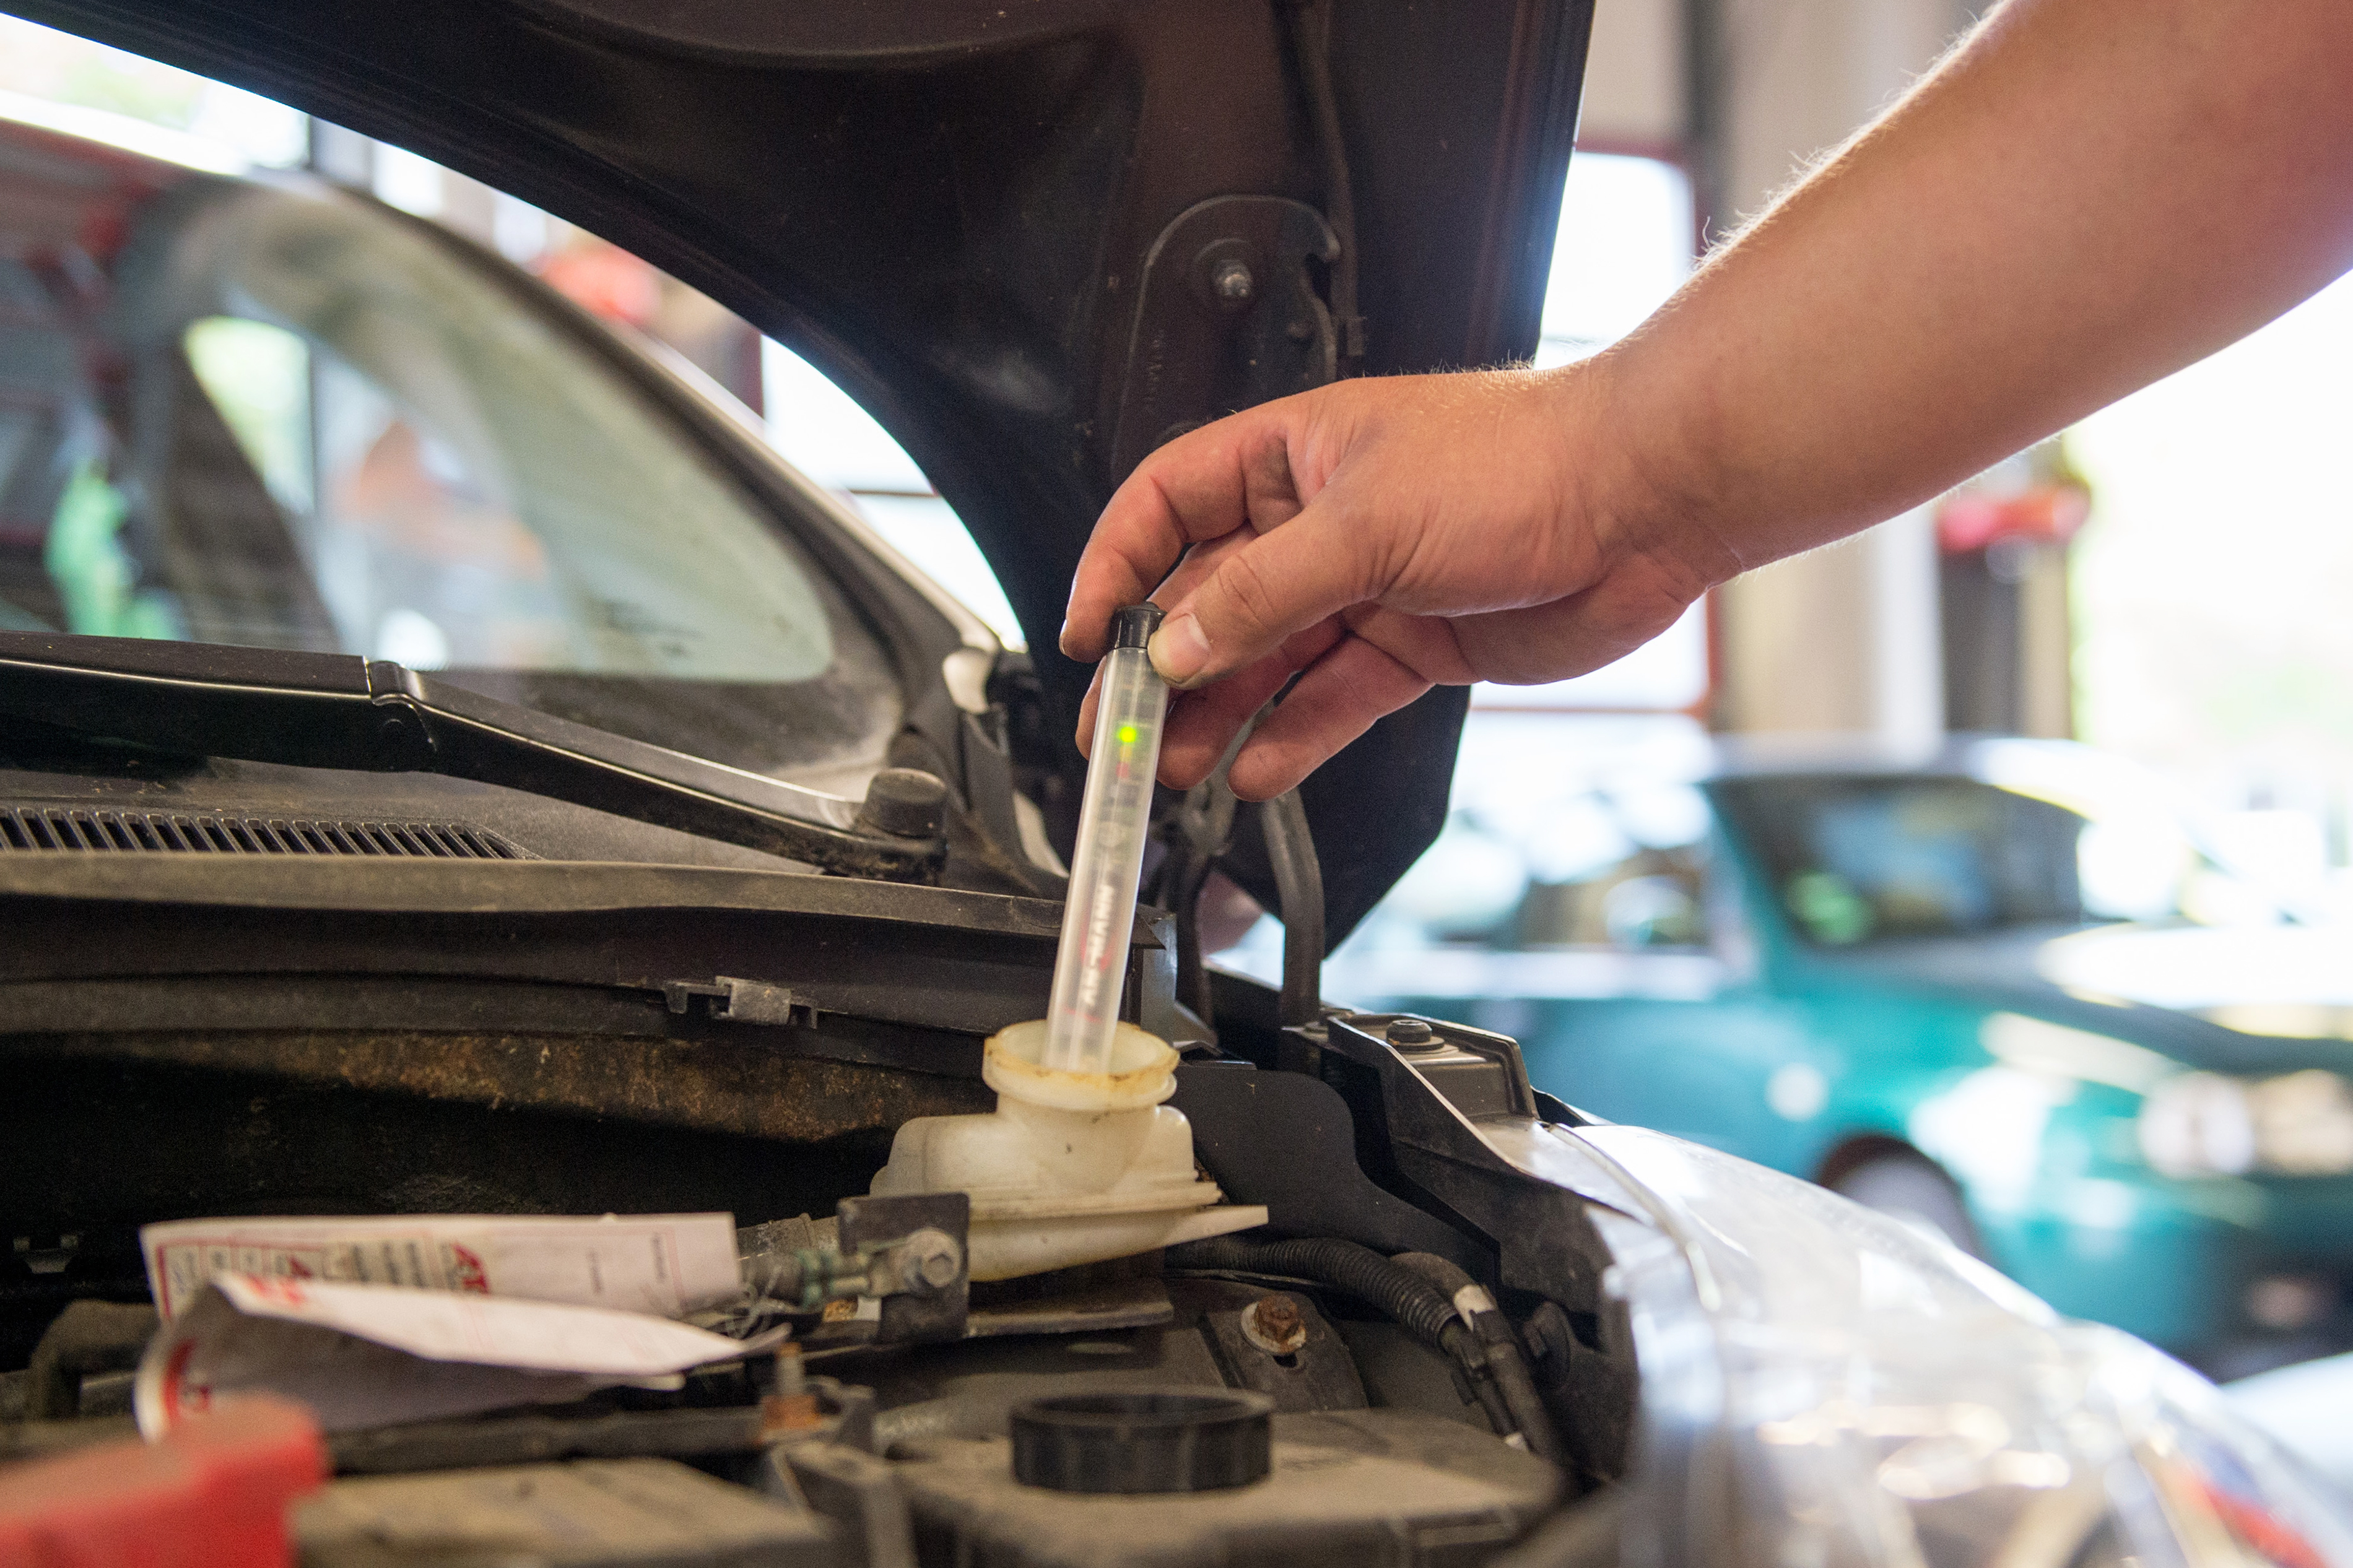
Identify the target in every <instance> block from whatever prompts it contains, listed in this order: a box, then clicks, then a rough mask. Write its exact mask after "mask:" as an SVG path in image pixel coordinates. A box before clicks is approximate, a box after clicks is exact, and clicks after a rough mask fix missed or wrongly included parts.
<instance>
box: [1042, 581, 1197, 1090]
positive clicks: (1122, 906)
mask: <svg viewBox="0 0 2353 1568" xmlns="http://www.w3.org/2000/svg"><path fill="white" fill-rule="evenodd" d="M1160 616H1161V611H1160V606H1159V605H1128V606H1127V607H1126V608H1125V609H1124V610H1121V611H1120V612H1119V613H1118V614H1117V615H1115V616H1113V617H1112V649H1111V652H1109V653H1108V654H1105V655H1104V656H1103V690H1102V692H1101V694H1100V696H1099V697H1098V699H1097V700H1096V704H1095V741H1094V749H1093V752H1092V756H1091V757H1090V759H1089V760H1088V763H1087V791H1086V795H1085V797H1084V798H1083V799H1082V801H1081V802H1080V805H1079V843H1078V852H1077V853H1076V854H1075V855H1074V856H1072V857H1071V893H1070V900H1069V901H1068V902H1067V903H1065V904H1064V905H1063V906H1062V940H1061V945H1060V947H1059V948H1058V949H1057V950H1056V952H1055V954H1054V999H1053V1004H1052V1005H1051V1006H1050V1008H1049V1009H1048V1010H1047V1013H1046V1052H1045V1058H1044V1060H1043V1062H1042V1063H1041V1064H1040V1065H1042V1066H1044V1067H1048V1068H1054V1069H1055V1070H1057V1071H1060V1072H1085V1073H1107V1072H1109V1071H1110V1070H1111V1065H1112V1037H1113V1034H1114V1033H1115V1031H1116V1029H1117V1026H1118V1024H1119V998H1120V992H1121V990H1122V988H1123V982H1124V980H1125V979H1126V976H1127V947H1128V937H1129V935H1130V933H1131V932H1132V931H1134V927H1135V885H1136V881H1137V879H1138V878H1139V877H1140V876H1141V875H1142V874H1143V870H1144V844H1145V833H1146V830H1147V829H1148V828H1149V827H1150V826H1151V818H1152V781H1153V775H1154V774H1155V773H1158V772H1159V770H1160V727H1161V721H1162V720H1163V719H1165V718H1166V716H1167V712H1168V688H1167V687H1166V685H1165V684H1163V683H1162V681H1161V679H1160V677H1159V675H1158V674H1157V673H1156V672H1155V671H1154V669H1153V668H1152V660H1151V658H1150V657H1149V656H1148V655H1146V654H1145V651H1144V647H1145V643H1147V642H1149V641H1150V640H1151V637H1152V634H1153V633H1154V632H1155V631H1157V630H1158V629H1159V628H1160Z"/></svg>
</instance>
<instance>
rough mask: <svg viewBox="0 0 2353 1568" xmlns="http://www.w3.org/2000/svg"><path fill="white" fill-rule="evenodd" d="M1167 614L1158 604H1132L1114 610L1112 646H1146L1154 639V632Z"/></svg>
mask: <svg viewBox="0 0 2353 1568" xmlns="http://www.w3.org/2000/svg"><path fill="white" fill-rule="evenodd" d="M1166 614H1167V612H1166V611H1165V610H1163V609H1162V608H1161V607H1160V606H1159V605H1128V606H1126V607H1125V608H1124V609H1120V610H1114V611H1113V612H1112V617H1111V646H1112V647H1144V646H1145V644H1146V643H1148V642H1150V641H1151V640H1152V634H1153V633H1155V632H1156V631H1158V630H1159V629H1160V623H1161V620H1162V619H1163V618H1164V617H1165V616H1166Z"/></svg>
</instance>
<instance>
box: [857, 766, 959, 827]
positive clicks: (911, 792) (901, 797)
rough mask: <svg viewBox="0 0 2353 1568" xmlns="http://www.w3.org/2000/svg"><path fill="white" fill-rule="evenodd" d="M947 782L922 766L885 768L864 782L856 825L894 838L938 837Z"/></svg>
mask: <svg viewBox="0 0 2353 1568" xmlns="http://www.w3.org/2000/svg"><path fill="white" fill-rule="evenodd" d="M947 798H948V786H947V785H945V784H942V783H941V782H940V781H939V778H938V777H937V775H935V774H933V773H925V772H923V770H922V769H921V768H884V769H883V770H882V771H881V773H876V774H875V775H874V780H873V782H872V783H871V784H868V785H867V786H866V799H865V801H864V802H863V803H862V804H860V806H859V808H858V826H860V827H862V828H864V829H865V830H866V831H868V832H870V833H888V834H890V835H891V836H892V837H896V838H937V837H939V836H940V820H941V813H942V811H943V810H944V807H945V806H946V805H947Z"/></svg>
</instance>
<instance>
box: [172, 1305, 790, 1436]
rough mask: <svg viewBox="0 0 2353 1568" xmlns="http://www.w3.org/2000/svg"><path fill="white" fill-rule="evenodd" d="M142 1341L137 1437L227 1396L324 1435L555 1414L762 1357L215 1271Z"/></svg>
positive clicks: (578, 1313) (707, 1339)
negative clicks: (529, 1408) (536, 1408)
mask: <svg viewBox="0 0 2353 1568" xmlns="http://www.w3.org/2000/svg"><path fill="white" fill-rule="evenodd" d="M185 1307H186V1310H185V1311H184V1312H183V1313H182V1314H181V1316H180V1318H179V1320H178V1321H176V1322H174V1323H173V1324H171V1325H170V1326H169V1327H167V1328H166V1329H164V1331H163V1332H161V1333H159V1334H157V1335H156V1336H155V1338H154V1339H153V1341H152V1342H149V1344H148V1347H147V1352H146V1354H145V1356H144V1357H143V1358H142V1360H141V1362H140V1364H139V1373H138V1376H137V1377H136V1379H135V1380H134V1381H133V1383H132V1410H133V1412H134V1414H135V1415H137V1416H138V1419H139V1429H140V1431H142V1433H144V1434H145V1435H146V1436H149V1437H151V1438H152V1437H156V1436H162V1435H163V1434H164V1433H165V1432H168V1431H170V1430H171V1429H172V1428H173V1427H174V1426H177V1425H178V1424H179V1423H180V1422H181V1421H182V1420H183V1419H185V1417H186V1416H188V1415H194V1414H195V1413H197V1412H200V1411H204V1410H209V1409H211V1408H212V1407H213V1406H214V1405H216V1404H218V1403H220V1402H222V1401H225V1400H229V1399H234V1398H236V1397H237V1395H239V1394H276V1395H278V1396H280V1397H281V1398H287V1399H293V1400H297V1401H300V1402H301V1404H303V1405H309V1406H310V1407H311V1413H312V1415H315V1416H316V1417H317V1418H318V1421H319V1425H320V1426H322V1428H323V1429H325V1430H326V1431H329V1432H349V1431H354V1430H359V1429H363V1428H367V1427H374V1426H387V1425H391V1424H395V1423H399V1422H406V1421H427V1420H435V1419H439V1418H444V1417H448V1416H452V1415H471V1414H475V1413H477V1412H480V1411H485V1410H498V1409H502V1408H505V1407H508V1406H511V1405H544V1404H551V1403H561V1402H564V1401H567V1400H574V1399H578V1398H580V1397H582V1396H583V1395H585V1394H589V1393H591V1392H593V1391H595V1390H596V1389H599V1388H608V1387H611V1386H612V1385H613V1384H618V1383H635V1382H640V1381H643V1380H646V1379H649V1378H653V1379H659V1378H663V1377H667V1376H672V1375H674V1374H676V1373H683V1372H685V1371H686V1370H688V1369H689V1368H691V1367H696V1366H702V1365H704V1364H707V1363H714V1362H723V1361H733V1360H740V1359H742V1358H743V1357H744V1356H747V1355H755V1354H758V1353H759V1352H762V1351H765V1350H770V1349H773V1348H774V1347H775V1346H776V1343H777V1342H780V1341H781V1340H782V1339H783V1338H784V1337H785V1336H786V1334H788V1333H789V1332H790V1330H789V1329H779V1330H776V1331H771V1332H769V1333H767V1334H765V1335H761V1336H757V1337H755V1338H754V1339H751V1340H731V1339H727V1338H724V1337H723V1336H721V1335H718V1334H713V1333H706V1332H705V1331H702V1330H701V1329H697V1328H692V1327H690V1326H689V1325H687V1324H685V1323H681V1322H674V1321H671V1320H670V1319H668V1318H656V1317H649V1316H647V1315H645V1314H643V1313H639V1312H622V1311H615V1310H611V1309H609V1308H599V1307H580V1306H570V1305H565V1304H563V1303H558V1302H549V1301H525V1300H501V1299H498V1298H484V1297H480V1296H470V1295H463V1294H459V1293H457V1292H454V1291H448V1290H414V1289H403V1288H401V1287H397V1286H389V1285H336V1284H324V1283H321V1282H318V1281H316V1280H308V1279H290V1278H287V1277H286V1276H284V1275H276V1276H270V1277H267V1278H265V1277H260V1276H256V1275H239V1274H225V1275H223V1276H221V1277H220V1278H219V1279H215V1280H213V1281H211V1282H210V1283H209V1284H207V1285H206V1287H204V1288H203V1289H200V1290H199V1291H198V1292H197V1293H196V1295H195V1297H194V1299H193V1300H190V1301H189V1302H187V1303H185Z"/></svg>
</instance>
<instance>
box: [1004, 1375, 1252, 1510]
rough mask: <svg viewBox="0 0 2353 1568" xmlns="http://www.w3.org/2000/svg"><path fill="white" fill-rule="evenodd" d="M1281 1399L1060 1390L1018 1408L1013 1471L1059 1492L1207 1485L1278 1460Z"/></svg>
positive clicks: (1222, 1484)
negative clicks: (1275, 1428)
mask: <svg viewBox="0 0 2353 1568" xmlns="http://www.w3.org/2000/svg"><path fill="white" fill-rule="evenodd" d="M1273 1412H1274V1401H1273V1400H1271V1399H1269V1398H1267V1397H1266V1395H1264V1394H1243V1393H1240V1392H1237V1391H1235V1390H1232V1389H1225V1388H1160V1389H1134V1390H1131V1391H1127V1392H1124V1393H1118V1394H1055V1395H1052V1396H1051V1397H1050V1398H1046V1399H1033V1400H1031V1401H1029V1403H1028V1404H1027V1405H1017V1406H1015V1407H1014V1411H1013V1479H1015V1480H1018V1481H1019V1482H1020V1483H1021V1484H1022V1485H1024V1486H1030V1487H1045V1488H1047V1489H1050V1490H1052V1491H1058V1492H1113V1493H1118V1494H1120V1495H1122V1496H1134V1495H1138V1494H1141V1493H1145V1492H1206V1491H1216V1490H1219V1489H1221V1488H1226V1487H1246V1486H1248V1485H1250V1483H1251V1482H1252V1481H1255V1480H1260V1479H1264V1477H1265V1475H1266V1473H1267V1471H1268V1470H1269V1469H1271V1468H1273V1451H1272V1447H1271V1432H1272V1425H1271V1421H1270V1420H1269V1417H1270V1416H1271V1415H1272V1414H1273Z"/></svg>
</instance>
